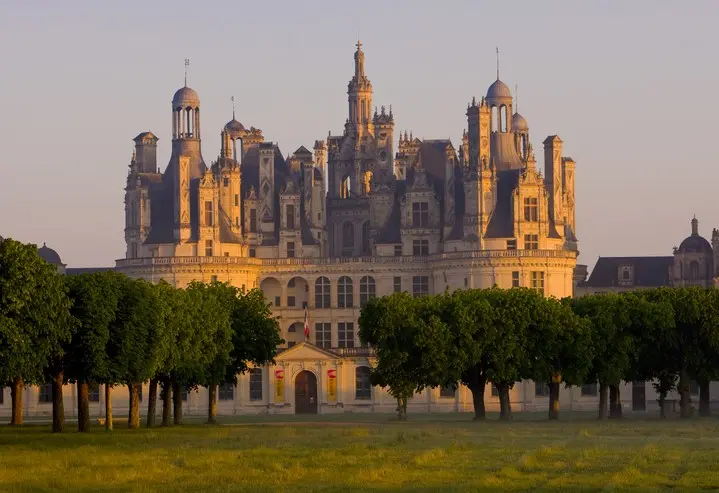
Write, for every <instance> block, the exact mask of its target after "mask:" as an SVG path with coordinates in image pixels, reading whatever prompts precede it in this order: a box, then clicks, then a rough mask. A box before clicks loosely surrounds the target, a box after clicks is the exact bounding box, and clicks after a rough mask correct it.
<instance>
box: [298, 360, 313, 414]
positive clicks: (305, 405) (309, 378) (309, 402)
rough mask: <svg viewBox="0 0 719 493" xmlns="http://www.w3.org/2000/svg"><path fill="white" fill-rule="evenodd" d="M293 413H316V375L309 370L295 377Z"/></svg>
mask: <svg viewBox="0 0 719 493" xmlns="http://www.w3.org/2000/svg"><path fill="white" fill-rule="evenodd" d="M295 414H317V377H316V376H315V374H314V373H312V372H311V371H307V370H305V371H301V372H300V373H298V374H297V377H296V378H295Z"/></svg>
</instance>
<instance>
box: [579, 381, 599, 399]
mask: <svg viewBox="0 0 719 493" xmlns="http://www.w3.org/2000/svg"><path fill="white" fill-rule="evenodd" d="M582 396H583V397H596V396H597V384H596V383H585V384H584V385H582Z"/></svg>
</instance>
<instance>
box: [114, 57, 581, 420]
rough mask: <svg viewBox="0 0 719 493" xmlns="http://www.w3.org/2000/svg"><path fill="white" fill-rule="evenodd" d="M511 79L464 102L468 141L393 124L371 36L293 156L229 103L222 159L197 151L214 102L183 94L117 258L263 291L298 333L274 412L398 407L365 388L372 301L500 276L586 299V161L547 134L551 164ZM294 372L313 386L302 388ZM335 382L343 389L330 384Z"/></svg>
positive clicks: (147, 166) (145, 142)
mask: <svg viewBox="0 0 719 493" xmlns="http://www.w3.org/2000/svg"><path fill="white" fill-rule="evenodd" d="M497 75H498V77H497V80H496V81H495V82H494V83H493V84H491V86H490V87H489V89H488V90H487V93H486V95H485V96H484V97H482V98H481V99H479V100H476V99H472V101H471V103H470V104H469V105H468V107H467V109H466V117H467V127H466V128H465V129H464V131H463V133H462V137H461V140H460V141H459V142H458V144H457V145H456V146H455V145H454V144H453V143H452V142H451V141H450V140H444V139H436V140H421V139H417V138H414V137H413V136H412V135H411V133H410V134H408V133H407V132H404V133H400V134H399V135H395V115H394V113H393V111H392V108H391V106H390V107H389V109H387V108H386V107H384V106H382V107H380V109H379V110H378V109H377V108H376V107H374V106H373V101H372V95H373V89H372V83H371V82H370V80H369V78H368V76H367V73H366V71H365V54H364V52H363V50H362V46H361V43H357V50H356V52H355V54H354V74H353V76H352V78H351V80H350V82H349V84H348V87H347V100H348V116H347V119H346V121H345V122H344V127H343V129H342V132H341V133H340V134H339V135H331V134H330V135H329V136H328V137H327V139H325V140H317V141H315V142H314V145H313V146H311V147H312V151H310V150H309V149H307V148H306V147H300V148H299V149H297V150H296V151H295V152H294V153H293V154H291V155H289V156H286V157H283V154H282V153H281V152H280V149H279V147H278V145H277V144H275V143H273V142H269V141H266V140H265V137H264V134H263V132H262V130H259V129H257V128H254V127H249V128H248V127H246V126H245V125H243V124H242V123H240V122H239V121H237V120H236V119H235V118H234V115H233V119H232V120H231V121H230V122H229V123H227V125H225V127H224V128H223V129H222V131H221V134H220V137H221V141H222V146H221V152H220V156H219V157H218V158H217V160H215V161H213V162H212V163H210V164H209V165H208V164H207V163H206V161H205V160H204V158H203V156H202V152H201V142H202V140H201V136H202V134H201V120H200V114H201V111H200V98H199V96H198V94H197V93H196V92H195V91H194V90H192V89H190V88H189V87H182V88H181V89H179V90H178V91H177V92H176V93H175V95H174V97H173V99H172V108H171V109H172V121H173V131H172V155H171V157H170V161H169V163H168V165H167V167H166V168H165V170H164V172H161V171H160V169H159V168H158V165H157V141H158V138H157V137H156V136H155V135H153V134H152V133H150V132H145V133H142V134H140V135H138V136H137V137H136V138H135V152H134V155H133V158H132V161H131V163H130V170H129V174H128V177H127V185H126V188H125V190H126V195H125V213H126V214H125V216H126V227H125V239H126V244H127V255H126V258H125V259H122V260H118V261H117V269H118V270H119V271H121V272H124V273H126V274H128V275H130V276H134V277H142V278H146V279H148V280H150V281H153V282H158V281H160V280H162V279H164V280H165V281H168V282H170V283H171V284H174V285H175V286H178V287H183V286H186V285H187V284H188V283H189V282H191V281H193V280H201V281H208V282H209V281H212V280H218V281H221V282H230V283H231V284H233V285H235V286H238V287H239V286H244V287H246V288H248V289H249V288H255V287H259V288H260V289H261V290H262V291H263V292H264V294H265V296H266V298H267V300H268V302H270V303H271V304H272V309H273V313H274V314H275V315H277V316H278V317H279V320H280V325H281V328H282V331H283V333H282V336H283V338H284V339H285V340H286V341H287V344H286V348H284V350H283V351H282V352H281V353H280V355H279V357H278V360H277V366H275V367H272V368H267V369H263V371H262V377H261V378H262V382H263V384H262V385H263V386H264V387H263V388H265V393H264V394H263V395H264V396H265V398H264V399H263V400H262V402H261V403H259V404H260V407H261V408H262V409H265V410H267V409H268V406H269V409H270V412H295V411H301V408H303V407H304V408H307V407H309V408H311V409H312V410H315V411H318V412H329V411H336V410H347V409H350V410H352V409H366V408H368V406H369V407H370V408H376V406H378V405H379V404H378V403H379V402H389V404H387V405H388V406H394V404H393V403H392V401H391V399H387V396H384V397H380V394H384V392H383V391H381V390H379V389H372V390H371V391H367V392H365V391H364V390H363V391H362V392H359V391H358V390H357V389H358V388H360V387H362V388H364V386H366V385H367V381H366V376H367V374H368V370H369V367H370V366H371V365H372V363H373V358H372V352H371V350H370V349H369V348H362V347H360V341H359V338H358V336H357V320H358V318H359V314H360V310H361V308H362V306H363V305H364V303H366V301H367V300H368V299H370V298H372V297H375V296H383V295H386V294H390V293H393V292H397V291H407V292H410V293H412V294H413V295H415V296H423V295H429V294H434V293H441V292H443V291H445V289H450V290H451V289H463V288H487V287H491V286H493V285H497V286H499V287H502V288H511V287H513V286H526V287H531V288H534V289H537V290H540V291H542V292H543V293H545V294H546V295H552V296H556V297H559V298H561V297H565V296H571V295H572V294H573V278H572V273H573V270H574V267H575V264H576V256H577V238H576V236H575V231H576V223H575V212H574V211H575V209H574V207H575V206H574V204H575V197H574V173H575V163H574V161H573V160H572V159H571V158H568V157H566V156H564V155H563V152H562V141H561V139H560V138H559V137H557V136H556V135H553V136H549V137H547V138H546V139H545V140H544V142H543V145H544V167H545V173H544V175H543V174H542V173H541V172H540V170H539V169H538V168H537V163H536V158H535V153H534V150H533V146H532V143H531V141H530V133H529V125H528V124H527V121H526V120H525V119H524V118H523V117H522V116H521V115H520V114H519V113H517V112H514V111H513V98H512V95H511V92H510V90H509V87H508V86H507V85H506V84H505V83H503V82H502V81H501V80H499V74H497ZM395 143H398V145H397V148H395ZM305 308H306V309H307V312H306V313H307V318H308V322H309V325H310V337H309V340H307V341H305V337H304V333H303V327H304V321H305ZM294 346H299V347H294ZM278 371H279V373H278ZM303 372H308V373H303ZM328 375H333V377H332V379H330V378H329V377H328ZM249 378H250V376H248V375H245V376H243V379H245V380H247V379H249ZM256 378H260V377H256ZM279 379H282V381H283V385H286V387H287V388H286V392H283V393H282V395H283V396H284V397H278V395H280V394H278V392H280V391H279V390H278V387H277V385H279V384H278V380H279ZM298 379H300V380H301V382H302V383H301V386H305V387H307V388H306V389H305V390H303V392H304V393H305V394H308V395H309V394H312V395H311V396H310V397H308V398H305V397H301V396H300V395H299V394H297V395H295V394H296V393H297V392H299V391H298V390H297V389H298V385H299V384H297V380H298ZM330 380H335V382H334V383H333V382H331V381H330ZM248 382H249V380H247V382H245V383H248ZM338 382H339V385H338V386H337V388H336V390H335V391H334V392H335V393H336V395H335V396H334V397H332V396H329V394H328V392H329V390H328V389H329V387H328V385H337V383H338ZM310 387H311V388H314V389H315V390H311V389H310ZM303 388H304V387H303ZM519 388H520V387H518V388H517V389H519ZM269 389H274V391H273V395H275V394H276V395H275V398H271V397H268V392H269ZM465 390H466V389H460V391H459V392H457V393H456V395H457V397H456V399H459V398H460V397H459V395H460V394H461V395H464V394H465V393H466V392H465ZM358 392H359V393H358ZM433 392H434V393H435V394H437V396H439V390H435V391H433ZM517 392H519V390H517ZM529 393H531V392H529ZM488 394H489V393H488ZM453 395H454V394H453ZM328 396H329V397H328ZM437 396H435V397H436V398H439V397H437ZM242 398H243V399H244V401H243V402H242V403H241V405H240V407H244V408H246V409H253V408H252V405H253V402H252V401H251V400H249V396H242ZM463 398H464V397H463ZM517 398H518V399H519V394H517ZM298 399H305V400H306V399H311V400H313V401H314V403H313V404H311V405H310V404H309V401H308V402H306V403H304V404H302V405H301V404H300V403H299V402H298ZM383 399H384V400H383ZM530 400H531V399H530ZM430 401H431V398H430ZM445 402H446V403H447V406H448V407H455V408H456V407H457V405H456V403H454V404H450V403H449V401H445ZM452 402H454V401H452ZM456 402H459V401H458V400H457V401H456ZM466 402H467V406H471V399H469V398H467V399H466ZM383 406H384V404H383Z"/></svg>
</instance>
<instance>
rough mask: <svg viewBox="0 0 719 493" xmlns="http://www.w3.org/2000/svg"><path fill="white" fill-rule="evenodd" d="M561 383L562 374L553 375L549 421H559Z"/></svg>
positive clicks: (550, 388) (550, 386)
mask: <svg viewBox="0 0 719 493" xmlns="http://www.w3.org/2000/svg"><path fill="white" fill-rule="evenodd" d="M561 382H562V375H561V373H553V374H552V382H551V383H550V384H549V419H559V384H560V383H561Z"/></svg>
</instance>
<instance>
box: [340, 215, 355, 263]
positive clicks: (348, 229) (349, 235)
mask: <svg viewBox="0 0 719 493" xmlns="http://www.w3.org/2000/svg"><path fill="white" fill-rule="evenodd" d="M354 245H355V227H354V224H352V223H351V222H349V221H346V222H345V223H344V224H342V256H343V257H351V256H352V252H353V251H354Z"/></svg>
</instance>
